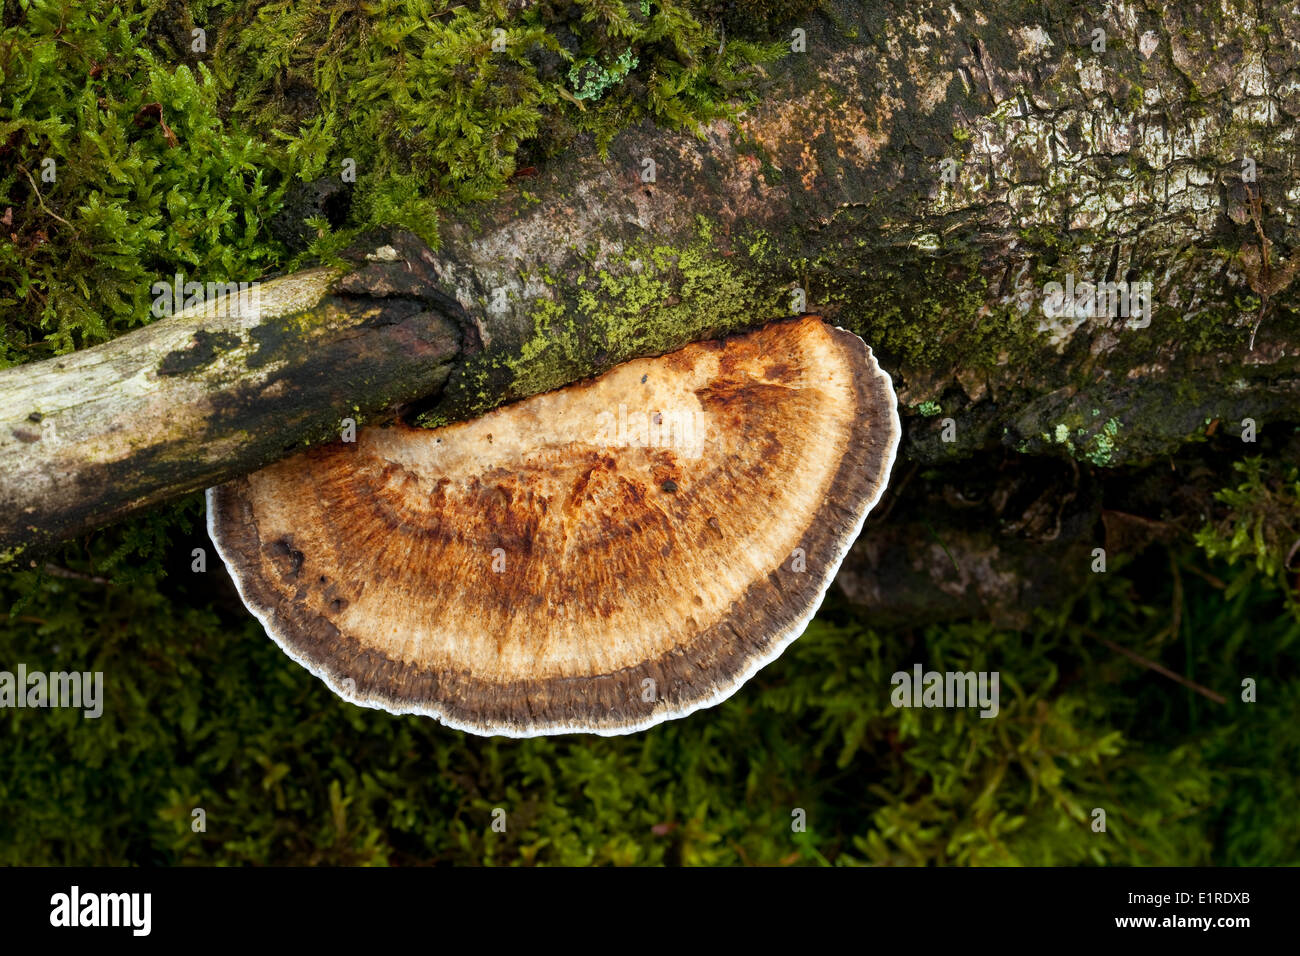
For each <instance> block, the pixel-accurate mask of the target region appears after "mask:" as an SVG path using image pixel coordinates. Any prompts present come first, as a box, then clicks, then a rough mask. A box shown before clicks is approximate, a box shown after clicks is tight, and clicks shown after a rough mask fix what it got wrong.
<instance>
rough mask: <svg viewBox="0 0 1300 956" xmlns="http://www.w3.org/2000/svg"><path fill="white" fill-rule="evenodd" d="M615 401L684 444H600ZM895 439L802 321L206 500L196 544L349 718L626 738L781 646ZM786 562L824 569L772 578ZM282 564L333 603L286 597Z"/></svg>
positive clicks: (873, 403)
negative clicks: (804, 561)
mask: <svg viewBox="0 0 1300 956" xmlns="http://www.w3.org/2000/svg"><path fill="white" fill-rule="evenodd" d="M773 355H780V356H781V357H782V361H781V363H780V365H779V367H774V366H773V364H772V361H771V356H773ZM651 372H654V378H655V384H654V385H653V386H650V387H649V388H648V389H646V388H642V387H641V386H643V385H645V384H646V383H647V382H648V381H649V377H650V373H651ZM773 376H775V379H774V378H773ZM638 383H640V384H638ZM774 384H775V385H778V386H779V387H773V386H774ZM620 404H626V405H627V406H629V407H639V408H642V409H648V408H657V409H662V410H663V418H664V419H665V420H667V419H670V418H672V417H673V415H675V414H677V413H678V412H690V413H691V414H693V415H697V416H698V417H699V421H700V424H699V426H698V428H697V432H698V437H699V440H700V443H699V446H698V447H696V448H681V447H676V446H674V447H673V448H672V449H665V448H662V447H652V444H647V442H646V441H644V440H643V439H642V438H641V437H638V436H633V437H631V438H629V439H628V440H626V441H625V442H624V443H623V444H619V443H618V442H617V441H611V440H610V439H609V435H608V431H607V429H608V422H607V421H606V422H605V430H604V431H602V428H601V424H600V420H601V418H602V415H601V413H602V412H607V410H608V409H610V408H618V407H619V405H620ZM678 406H682V407H680V408H679V407H678ZM642 422H643V423H647V422H648V416H646V417H643V418H642ZM539 426H540V427H539ZM899 432H900V425H899V420H898V412H897V404H896V400H895V398H894V392H893V387H892V383H891V382H890V379H889V376H888V375H887V374H885V373H884V372H883V371H881V369H880V368H879V366H878V365H877V364H876V361H875V359H874V358H873V356H872V354H871V351H870V349H868V348H867V347H866V346H865V345H864V344H863V342H862V340H861V339H859V338H858V337H857V336H855V335H853V334H852V333H849V332H846V331H844V330H842V329H834V328H831V327H830V326H827V325H825V324H824V323H823V322H822V321H821V320H820V319H818V318H815V317H803V318H798V319H791V320H783V321H780V322H776V323H773V324H771V325H769V326H767V327H765V328H763V329H760V330H758V331H755V332H750V333H747V334H745V335H738V336H734V337H731V338H727V339H723V340H718V341H712V342H701V343H697V344H695V345H690V346H687V347H686V348H683V349H680V350H679V351H677V352H675V353H671V354H669V355H665V356H661V357H659V358H654V359H639V360H637V361H633V362H628V363H625V364H624V365H621V366H618V367H616V368H614V369H612V370H610V371H609V372H607V373H606V374H604V375H602V376H600V377H599V378H596V379H594V380H592V381H589V382H583V383H579V384H576V385H571V386H569V387H568V388H563V389H560V390H558V391H554V392H548V393H545V394H542V395H537V396H534V397H532V398H529V399H525V400H524V401H521V402H517V403H515V404H513V405H507V406H503V407H502V408H499V409H497V410H495V411H493V412H489V413H488V414H487V415H484V416H483V417H482V418H479V419H477V420H474V421H470V422H464V423H460V424H455V425H450V426H446V427H444V428H441V429H437V430H427V429H422V428H412V427H409V426H406V425H403V424H401V423H400V422H399V423H398V424H397V425H394V426H392V427H367V428H362V429H359V430H358V432H357V436H356V437H357V440H356V442H355V445H354V446H343V445H337V446H335V445H327V446H321V447H318V448H314V449H311V450H309V451H306V452H302V453H300V454H299V455H297V456H295V457H293V458H288V459H286V460H284V461H281V462H278V463H276V464H274V465H272V466H270V467H269V468H266V469H264V470H263V471H261V472H258V473H257V474H254V475H250V476H247V477H243V478H238V479H235V480H234V481H232V482H230V483H228V484H225V485H222V486H221V487H219V488H212V489H209V491H208V502H209V527H210V528H211V530H212V536H213V540H214V542H215V543H216V546H217V550H218V552H219V553H220V554H221V557H222V559H223V560H224V561H225V562H226V565H227V567H229V568H230V571H231V574H232V575H233V577H234V578H235V581H236V583H237V584H238V585H239V592H240V595H241V597H242V598H243V600H244V602H245V604H247V605H248V607H249V608H251V609H252V610H253V611H255V612H256V614H257V616H258V617H259V619H261V620H262V621H263V622H264V623H265V625H266V629H267V632H268V633H269V634H270V636H271V637H272V638H273V639H274V640H275V641H276V642H277V643H278V644H279V645H280V646H281V647H283V648H284V649H285V650H286V651H287V652H289V653H290V654H291V655H292V656H293V658H294V659H295V660H298V661H300V662H302V663H304V664H306V665H307V666H309V667H310V668H311V670H312V672H313V673H314V674H316V675H318V676H320V677H321V678H322V679H323V680H325V682H326V683H327V684H329V686H330V687H331V688H333V689H334V690H335V691H336V692H337V693H340V694H344V695H346V696H348V697H349V699H352V700H358V699H359V700H362V701H364V702H365V704H366V705H367V706H372V707H380V708H383V709H385V710H389V711H391V712H393V713H404V714H410V713H418V714H425V715H428V716H431V717H434V718H436V719H438V720H440V721H442V722H444V723H446V724H448V725H450V726H452V727H456V728H459V729H461V730H466V731H470V732H472V733H478V734H487V735H491V734H504V735H508V736H513V737H529V736H536V735H541V734H560V733H573V732H586V733H598V734H620V733H629V732H632V731H635V730H640V729H643V728H646V727H650V726H652V725H654V724H657V723H659V722H661V721H664V720H668V719H671V718H675V717H683V716H685V715H686V714H689V713H692V712H693V711H695V710H698V709H700V708H702V707H709V706H713V705H715V704H718V703H720V702H721V701H723V700H725V699H726V698H727V697H729V696H731V695H732V694H733V693H735V692H736V691H737V690H738V689H739V688H740V686H741V685H742V684H743V683H744V682H745V681H746V680H747V679H748V678H749V677H750V676H751V675H752V674H753V673H754V672H755V671H757V670H758V669H759V668H760V667H762V666H764V665H765V664H767V663H768V662H770V661H772V660H773V659H775V658H776V657H777V655H779V654H780V653H781V651H782V650H783V649H784V648H785V647H786V646H787V645H788V644H789V643H790V642H791V641H793V640H794V639H795V638H797V637H798V636H799V635H800V634H801V633H802V632H803V630H804V628H805V627H806V626H807V623H808V621H809V620H810V618H811V617H812V614H813V612H814V611H815V610H816V608H817V607H818V605H819V604H820V603H821V600H822V597H823V595H824V594H825V592H826V589H827V587H829V585H830V582H831V580H832V579H833V577H834V574H835V571H836V569H837V568H838V566H839V563H840V561H841V560H842V559H843V557H844V555H845V553H846V552H847V551H848V549H849V546H850V545H851V544H852V543H853V540H854V539H855V538H856V536H857V534H858V531H859V530H860V528H861V527H862V522H863V521H864V520H865V519H866V516H867V512H868V511H870V510H871V508H872V506H873V505H874V504H875V503H876V501H877V500H878V499H879V497H880V495H881V493H882V492H883V490H884V487H885V485H886V483H887V481H888V478H889V472H890V469H891V467H892V465H893V461H894V454H895V452H896V450H897V447H898V439H899ZM602 435H603V437H601V436H602ZM704 436H707V439H706V438H705V437H704ZM778 451H779V453H777V452H778ZM670 474H671V477H669V475H670ZM656 492H662V493H666V494H672V495H674V496H675V497H674V499H673V500H672V501H671V502H667V501H665V499H664V498H663V497H662V494H658V493H656ZM796 547H801V548H804V549H806V550H807V551H808V553H816V554H818V555H819V556H825V560H818V562H817V563H816V568H815V569H812V568H810V570H809V572H808V573H804V574H797V575H791V574H786V575H782V574H780V573H778V572H780V571H781V569H782V567H783V565H784V564H785V563H786V562H787V561H788V560H789V558H790V554H791V552H792V551H793V550H794V549H795V548H796ZM304 551H306V552H310V553H311V555H312V562H313V570H312V573H313V574H317V575H319V576H320V578H321V581H322V583H323V582H324V581H325V579H326V578H329V579H331V580H334V581H351V582H354V586H355V591H352V592H350V593H349V595H348V598H347V599H346V600H345V599H344V598H342V597H335V594H336V592H335V591H334V590H333V589H328V590H325V591H324V592H322V591H316V592H315V594H309V593H306V591H305V589H303V588H302V587H300V586H299V582H298V581H297V580H296V578H297V575H298V573H299V571H300V570H301V568H302V565H303V552H304ZM701 569H707V573H704V574H702V573H701ZM322 571H323V572H324V573H323V574H322V573H321V572H322ZM344 611H346V614H344V613H343V612H344ZM647 682H651V683H652V685H653V686H654V687H655V688H656V689H657V690H656V693H655V694H653V695H650V696H651V697H652V698H653V699H651V700H647V699H646V696H647V695H645V694H644V688H645V687H646V686H647Z"/></svg>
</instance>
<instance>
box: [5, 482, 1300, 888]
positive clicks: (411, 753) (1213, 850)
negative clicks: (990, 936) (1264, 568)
mask: <svg viewBox="0 0 1300 956" xmlns="http://www.w3.org/2000/svg"><path fill="white" fill-rule="evenodd" d="M201 508H202V506H201V501H200V500H199V499H198V497H197V496H196V497H195V498H193V499H191V500H190V501H188V502H187V503H185V504H184V505H182V506H181V507H179V508H174V509H165V510H164V511H163V512H160V513H159V515H157V516H154V517H153V518H151V519H150V520H149V521H148V522H144V521H141V522H132V523H130V524H128V525H123V526H119V527H118V528H114V529H109V530H107V531H105V532H104V533H102V534H100V535H97V536H95V537H94V538H93V539H91V540H89V541H86V542H78V543H76V544H74V545H70V546H68V547H67V548H66V549H64V550H63V551H62V552H61V553H59V554H57V555H55V556H54V559H53V560H54V561H56V562H57V564H58V566H59V567H61V568H64V569H67V570H69V571H73V572H76V573H78V574H82V575H85V576H86V577H83V578H70V577H55V576H51V575H42V574H40V573H39V572H35V571H33V572H25V573H21V574H17V575H12V576H9V577H7V578H5V579H3V580H0V599H3V601H4V603H5V605H6V606H11V605H12V604H13V603H14V602H15V600H16V599H22V600H24V601H25V604H24V605H23V607H22V608H21V609H20V610H19V611H18V612H17V614H16V616H15V617H13V618H12V619H9V620H8V621H0V658H3V659H4V660H7V661H23V662H26V663H27V665H28V666H29V667H30V668H32V669H41V670H74V669H83V668H86V667H88V666H89V667H94V668H96V669H102V670H104V671H105V682H104V686H105V706H104V715H103V717H102V718H100V719H98V720H84V719H82V718H81V717H80V716H79V715H77V714H76V713H74V712H72V711H70V710H67V709H53V710H48V711H34V710H19V709H16V708H10V709H5V710H3V711H0V731H3V733H4V736H5V739H6V740H8V741H11V742H12V746H9V747H6V748H4V749H3V751H0V805H2V806H4V807H5V813H4V814H0V865H6V864H28V865H30V864H36V863H46V864H83V865H84V864H101V865H102V864H119V865H122V864H130V865H163V864H204V865H215V864H235V865H238V864H244V865H249V864H256V865H268V864H281V865H291V864H298V865H313V864H316V865H319V864H328V863H334V864H350V865H357V864H385V863H388V864H394V865H416V864H430V863H439V864H443V865H452V864H462V865H463V864H493V865H536V864H551V865H592V864H596V865H633V864H642V865H647V864H648V865H655V864H665V863H666V864H673V863H677V864H687V865H710V864H711V865H739V864H746V863H747V864H750V865H755V864H759V865H762V864H767V865H776V864H784V865H824V864H834V865H855V864H877V865H890V864H895V865H897V864H914V865H915V864H930V865H973V864H1033V865H1051V864H1064V865H1068V864H1081V863H1083V864H1092V865H1097V864H1116V865H1157V864H1159V865H1192V864H1202V865H1204V864H1220V865H1251V864H1254V865H1259V864H1273V865H1280V864H1285V863H1288V862H1291V861H1292V860H1293V857H1294V847H1295V845H1296V843H1297V841H1298V840H1300V795H1297V793H1296V792H1295V790H1294V788H1286V787H1279V786H1277V783H1276V781H1277V780H1279V779H1280V780H1286V779H1290V777H1291V775H1292V774H1293V772H1294V768H1295V766H1296V765H1297V761H1300V703H1297V702H1300V680H1297V678H1296V676H1295V675H1296V670H1297V668H1296V665H1297V663H1298V662H1297V659H1296V650H1295V649H1296V648H1297V647H1300V623H1298V622H1297V621H1296V620H1295V619H1294V618H1292V617H1290V616H1287V615H1280V614H1278V613H1277V611H1278V609H1279V608H1278V603H1277V600H1276V594H1275V593H1270V592H1268V591H1267V590H1266V589H1263V588H1262V587H1261V586H1260V585H1261V581H1260V579H1259V578H1254V579H1252V580H1248V581H1247V582H1246V583H1245V584H1244V585H1243V586H1241V587H1239V588H1237V589H1236V591H1235V593H1234V594H1233V595H1232V596H1231V597H1230V598H1228V599H1225V598H1224V597H1223V595H1222V593H1221V592H1219V591H1217V590H1215V589H1213V588H1212V587H1211V586H1210V585H1209V584H1207V583H1205V581H1204V580H1203V579H1202V578H1200V577H1192V576H1190V575H1186V576H1184V581H1183V587H1182V589H1181V590H1179V591H1177V592H1174V591H1173V589H1172V581H1171V580H1170V578H1169V574H1168V568H1169V566H1170V555H1166V554H1164V553H1159V554H1157V555H1155V556H1154V557H1153V559H1152V560H1151V561H1150V562H1148V563H1147V564H1146V565H1145V566H1140V567H1139V566H1138V565H1136V564H1133V565H1128V564H1126V563H1125V562H1116V563H1115V565H1114V566H1112V569H1111V573H1108V574H1106V575H1094V576H1092V581H1091V583H1090V585H1089V590H1088V592H1087V593H1086V594H1085V595H1084V596H1083V597H1082V598H1081V599H1080V600H1079V601H1077V602H1075V603H1074V604H1072V605H1069V606H1066V607H1063V608H1060V609H1058V610H1057V612H1055V613H1053V614H1052V615H1044V616H1043V617H1041V618H1040V619H1039V620H1037V621H1035V622H1034V625H1033V626H1032V627H1030V628H1027V629H1026V630H1024V631H1015V630H1006V629H999V628H995V627H992V626H991V625H989V624H987V623H982V622H956V623H952V624H947V625H942V626H929V627H922V628H909V629H907V630H906V631H902V632H898V633H889V632H884V631H879V630H875V629H872V628H870V627H867V626H863V625H861V624H856V623H853V622H851V621H841V622H840V623H834V622H832V621H831V620H830V619H827V618H824V617H823V618H822V619H820V620H818V621H816V622H814V624H813V625H812V627H811V628H810V629H809V631H808V632H807V633H806V634H805V635H804V636H803V637H801V638H800V639H799V640H798V641H797V642H795V644H794V645H793V646H792V647H791V648H790V649H789V650H788V651H786V653H785V654H783V655H782V657H781V658H780V659H779V660H778V661H776V662H774V663H773V664H772V665H770V666H769V667H767V668H765V669H764V670H763V671H762V672H760V673H759V674H758V675H757V676H756V677H755V678H754V679H753V680H751V681H750V682H749V683H748V684H747V685H746V686H745V688H744V689H742V690H741V691H740V693H739V694H738V695H737V696H736V698H735V699H733V700H731V701H728V702H727V703H725V704H723V705H721V706H719V707H716V708H711V709H709V710H706V711H701V712H699V713H697V714H695V715H692V716H691V717H690V718H687V719H684V720H679V721H672V722H670V723H668V724H665V725H662V726H659V727H655V728H653V729H651V730H650V731H647V732H644V733H641V734H636V735H633V736H630V737H625V738H599V737H587V736H570V737H561V738H549V739H537V740H519V741H515V740H504V739H493V740H482V739H479V738H473V737H469V736H467V735H464V734H460V733H455V732H452V731H448V730H446V729H444V728H441V727H440V726H439V725H437V724H436V723H434V722H433V721H431V720H427V719H424V718H418V717H404V718H403V717H393V716H391V715H388V714H385V713H381V712H377V711H373V710H366V709H362V708H358V707H355V706H352V705H351V704H348V703H345V702H344V701H342V700H340V699H339V698H337V697H335V696H334V695H332V694H331V693H329V691H328V690H326V689H325V688H324V687H323V685H322V684H321V683H320V681H318V680H317V679H315V678H314V677H312V676H311V675H310V674H308V673H307V672H306V671H305V670H304V669H303V668H301V667H300V666H299V665H297V664H295V663H294V662H293V661H291V660H290V659H289V658H288V657H286V656H285V655H284V654H283V653H282V652H281V651H280V650H279V649H278V648H277V647H276V646H275V645H274V644H273V643H272V642H271V641H270V640H269V639H267V638H266V636H265V635H264V634H263V633H262V631H261V628H260V626H259V625H258V624H257V622H256V621H255V620H254V619H253V618H252V617H251V616H249V615H247V614H243V613H239V614H232V613H230V612H228V611H226V610H223V609H222V608H221V607H220V606H219V605H214V603H213V598H212V583H211V582H212V579H213V577H214V576H216V575H219V574H220V573H221V572H220V570H219V569H216V568H214V567H213V566H212V564H211V562H213V561H214V560H216V558H215V556H214V555H213V554H212V552H211V550H210V544H209V543H208V542H207V540H206V538H204V537H202V535H201V530H199V529H198V528H197V519H198V518H199V516H200V515H201ZM199 546H202V547H207V548H208V549H209V550H208V553H207V559H208V562H209V569H208V571H207V572H204V573H195V572H193V571H192V570H191V560H192V558H191V551H192V549H193V548H194V547H199ZM142 549H143V551H142ZM114 555H120V557H118V558H117V560H116V562H114V561H113V560H112V559H113V556H114ZM146 555H147V556H148V558H149V561H147V562H140V561H139V560H138V559H139V558H141V557H145V556H146ZM1173 556H1174V557H1176V558H1177V559H1178V560H1179V561H1186V560H1189V559H1190V556H1189V555H1188V554H1185V553H1178V554H1176V555H1173ZM145 563H147V564H148V570H146V571H141V570H140V565H141V564H145ZM1161 568H1164V569H1165V573H1164V576H1163V577H1162V576H1161V574H1160V573H1159V569H1161ZM1241 571H1242V565H1240V564H1238V565H1227V564H1225V563H1222V562H1219V563H1215V564H1212V565H1210V572H1211V573H1212V574H1214V575H1222V576H1223V577H1224V579H1225V580H1227V581H1231V582H1234V583H1235V582H1236V581H1237V580H1238V578H1240V576H1241ZM91 576H94V577H107V578H109V579H110V580H111V582H112V583H111V584H107V585H106V584H102V583H99V582H97V581H96V580H93V579H91ZM1175 594H1176V595H1177V597H1175ZM1171 600H1179V601H1181V602H1182V606H1183V622H1184V623H1183V626H1184V627H1185V628H1186V629H1187V630H1188V632H1189V633H1191V634H1193V635H1195V638H1196V640H1195V642H1194V644H1192V645H1190V647H1191V653H1192V658H1191V660H1190V663H1187V664H1186V665H1185V664H1184V662H1183V660H1182V659H1181V655H1182V653H1183V650H1182V646H1183V645H1182V642H1179V641H1168V640H1162V639H1161V638H1160V636H1159V633H1158V632H1159V630H1160V628H1161V627H1163V626H1165V624H1164V622H1165V621H1166V620H1167V615H1168V608H1169V606H1170V602H1171ZM1245 621H1250V622H1252V623H1251V625H1250V626H1249V627H1248V628H1243V627H1242V622H1245ZM178 634H182V635H186V639H185V640H177V639H176V637H175V636H176V635H178ZM1097 635H1101V636H1104V637H1106V638H1107V639H1110V640H1113V641H1115V642H1119V643H1122V644H1123V645H1124V646H1131V647H1133V648H1135V649H1137V650H1138V651H1139V652H1140V653H1142V654H1144V655H1146V656H1149V657H1151V658H1152V659H1155V660H1157V661H1159V662H1161V663H1162V665H1163V666H1166V667H1170V668H1172V669H1175V670H1176V671H1179V672H1181V671H1183V670H1184V669H1185V667H1186V668H1191V671H1190V672H1191V673H1194V675H1195V677H1194V679H1195V680H1197V681H1198V682H1200V683H1203V684H1205V685H1206V686H1209V687H1212V688H1216V689H1220V690H1230V689H1231V688H1233V687H1235V686H1237V685H1238V684H1239V682H1240V676H1241V674H1242V673H1277V674H1279V675H1280V676H1279V677H1278V678H1277V680H1276V682H1275V683H1274V684H1272V685H1271V687H1270V690H1271V692H1270V693H1269V694H1267V695H1261V698H1260V703H1258V704H1253V705H1246V704H1241V703H1239V702H1237V701H1236V700H1235V698H1233V697H1232V696H1231V695H1230V700H1229V703H1228V704H1227V705H1225V706H1221V707H1216V708H1214V709H1212V710H1211V709H1203V710H1202V711H1201V712H1200V714H1199V718H1197V717H1196V715H1195V713H1194V710H1193V706H1192V705H1190V704H1188V703H1187V701H1186V699H1185V698H1184V697H1183V695H1182V694H1181V693H1171V689H1174V688H1173V685H1171V684H1170V683H1169V682H1167V681H1165V680H1164V679H1163V678H1161V677H1159V676H1158V675H1155V674H1153V673H1151V672H1150V671H1149V670H1146V669H1144V668H1141V667H1138V666H1136V665H1134V664H1132V663H1131V662H1129V661H1128V660H1127V659H1125V658H1121V657H1118V656H1116V655H1114V654H1111V653H1109V652H1107V651H1106V650H1105V649H1104V647H1103V646H1102V645H1100V644H1099V642H1098V641H1097V639H1096V638H1097ZM1247 637H1248V638H1249V639H1248V640H1246V639H1245V638H1247ZM913 662H922V663H924V665H925V666H926V667H930V668H936V669H940V670H949V669H950V670H958V671H964V670H988V669H992V670H997V671H999V672H1000V673H1001V674H1002V677H1003V681H1002V701H1001V712H1000V715H999V717H998V719H995V720H981V719H979V718H978V717H973V716H972V715H970V714H967V713H963V712H953V711H942V710H925V709H895V708H893V707H892V706H891V704H890V675H891V673H892V672H894V671H896V670H905V669H909V668H910V667H911V665H912V663H913ZM250 689H252V690H253V691H254V692H250ZM159 701H167V702H168V706H167V707H163V708H160V707H159V706H158V702H159ZM1093 807H1103V808H1105V809H1106V811H1107V818H1108V828H1107V832H1106V833H1105V834H1097V833H1094V832H1093V831H1092V829H1091V827H1090V826H1089V823H1090V812H1091V810H1092V808H1093ZM195 808H202V809H203V810H204V811H205V812H206V818H207V820H206V823H207V825H206V828H205V829H204V830H202V831H201V832H196V831H195V830H194V829H192V827H191V823H192V820H193V818H192V815H191V813H192V810H193V809H195ZM496 808H501V809H503V810H504V811H505V812H506V820H507V827H506V830H505V832H495V831H494V830H493V828H492V822H493V810H494V809H496ZM795 810H803V811H804V813H805V814H806V819H807V824H808V825H807V829H806V831H805V832H803V833H795V832H793V831H792V828H791V819H792V813H793V811H795Z"/></svg>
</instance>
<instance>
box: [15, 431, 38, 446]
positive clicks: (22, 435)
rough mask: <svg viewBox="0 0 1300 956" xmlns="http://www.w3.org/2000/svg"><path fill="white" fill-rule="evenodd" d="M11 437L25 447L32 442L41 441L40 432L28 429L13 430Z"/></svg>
mask: <svg viewBox="0 0 1300 956" xmlns="http://www.w3.org/2000/svg"><path fill="white" fill-rule="evenodd" d="M13 436H14V437H15V438H17V439H18V440H19V441H20V442H22V443H23V444H25V445H30V444H31V443H32V442H37V441H40V440H41V433H40V432H34V431H32V430H31V429H28V428H15V429H14V430H13Z"/></svg>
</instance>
